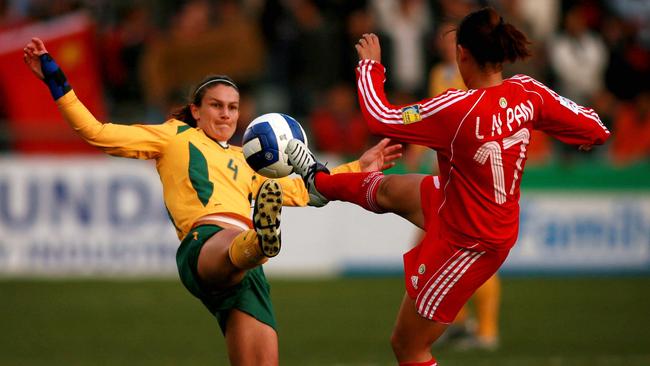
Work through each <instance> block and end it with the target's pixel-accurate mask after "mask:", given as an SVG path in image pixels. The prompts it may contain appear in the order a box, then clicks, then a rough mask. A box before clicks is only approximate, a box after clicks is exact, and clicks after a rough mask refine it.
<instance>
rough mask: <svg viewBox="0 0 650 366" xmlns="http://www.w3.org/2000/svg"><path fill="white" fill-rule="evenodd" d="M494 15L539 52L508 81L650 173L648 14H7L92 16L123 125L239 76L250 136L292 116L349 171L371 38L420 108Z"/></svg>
mask: <svg viewBox="0 0 650 366" xmlns="http://www.w3.org/2000/svg"><path fill="white" fill-rule="evenodd" d="M485 5H491V6H494V7H495V8H497V10H498V11H500V12H501V13H502V14H503V15H504V18H505V20H506V21H508V22H510V23H513V24H515V25H516V26H517V27H518V28H520V29H521V30H523V31H524V32H525V33H526V34H527V35H528V37H529V38H530V40H531V41H532V49H533V52H534V56H533V57H532V58H531V59H530V60H528V61H527V62H524V63H519V64H517V65H512V66H507V67H506V68H505V70H504V74H505V76H506V77H509V76H511V75H513V74H516V73H525V74H528V75H530V76H532V77H534V78H536V79H538V80H539V81H541V82H543V83H545V84H546V85H548V86H550V87H551V88H553V89H555V90H556V91H558V92H559V93H560V94H562V95H564V96H566V97H568V98H571V99H573V100H574V101H575V102H577V103H579V104H583V105H588V106H592V107H593V108H595V109H596V110H597V111H598V113H599V114H600V116H601V119H602V120H603V122H604V123H605V124H606V125H607V126H608V128H609V129H610V131H612V133H613V134H614V135H613V138H612V140H610V141H611V143H610V144H609V145H608V146H607V147H606V148H604V149H600V151H598V152H596V153H595V154H592V156H594V155H595V156H597V158H598V159H603V160H604V161H608V162H612V163H614V164H617V165H628V164H632V163H635V162H638V161H643V160H646V161H647V159H648V158H649V157H650V90H649V85H650V78H649V75H650V1H647V0H574V1H567V0H564V1H561V0H493V1H479V0H438V1H435V0H187V1H172V0H159V1H156V0H130V1H127V0H120V1H109V0H0V32H1V31H3V30H6V29H12V28H15V27H19V26H21V25H23V24H27V23H32V22H40V21H47V20H50V19H53V18H56V17H60V16H62V15H65V14H69V13H72V12H77V11H84V12H87V13H88V14H90V16H91V18H92V19H93V21H94V22H95V23H96V24H95V37H96V50H97V53H98V55H99V58H100V60H101V62H100V67H101V75H102V77H103V86H104V90H103V92H104V96H105V99H106V101H107V107H108V114H109V117H110V118H109V119H110V120H123V121H150V122H152V123H158V122H162V121H163V120H164V119H165V118H166V117H167V116H168V114H169V112H170V110H171V109H173V108H174V107H175V106H178V105H181V104H184V103H185V102H186V100H187V93H188V91H189V90H190V88H191V86H192V84H193V83H195V82H197V81H198V80H200V79H201V78H202V77H203V76H205V75H207V74H214V73H217V74H227V75H229V76H231V77H232V78H233V79H235V80H236V81H237V82H238V83H239V84H240V85H241V90H242V106H241V108H242V111H241V118H240V124H241V128H240V130H243V128H245V126H246V124H248V122H250V121H251V120H252V119H253V118H254V117H255V116H256V115H258V114H261V113H265V112H269V111H279V112H285V113H289V114H292V115H293V116H294V117H296V118H297V119H298V120H299V121H301V122H302V124H303V126H304V127H305V129H306V130H307V131H308V135H309V137H310V143H311V144H313V146H315V148H316V149H317V150H318V151H321V152H325V153H331V154H338V155H341V156H345V157H347V156H354V155H356V154H358V153H359V152H360V151H362V150H363V149H364V148H365V147H366V146H369V145H370V144H371V143H373V142H374V140H375V139H376V137H373V136H370V135H369V133H368V131H367V129H366V127H365V123H364V121H363V118H362V116H361V114H360V111H359V109H358V103H357V100H356V92H355V81H354V78H355V74H354V68H355V65H356V62H357V59H356V52H355V50H354V44H355V43H356V41H357V40H358V39H359V37H360V36H361V35H362V34H363V33H369V32H375V33H377V34H379V35H380V39H381V41H382V49H383V60H382V61H383V63H384V64H385V65H386V66H387V67H388V73H387V81H386V83H387V84H386V85H387V91H388V92H389V100H390V101H391V102H392V103H394V104H400V103H409V102H414V101H417V100H419V99H422V98H425V97H429V96H433V94H435V93H439V92H441V91H442V90H444V89H442V90H441V87H444V86H447V87H462V80H461V81H460V82H461V84H460V86H459V85H458V83H457V82H458V79H457V72H456V70H455V65H454V58H453V57H454V56H453V55H454V43H453V41H452V42H449V39H450V38H451V39H452V40H453V34H452V33H453V29H454V24H455V23H456V22H458V21H459V20H460V19H461V18H462V17H463V16H464V15H465V14H467V13H468V12H469V11H471V10H473V9H476V8H477V7H480V6H485ZM450 34H452V35H451V36H450ZM25 41H27V40H25ZM73 85H74V83H73ZM0 118H2V117H0ZM240 133H241V131H240ZM238 139H239V137H235V138H234V139H233V141H232V142H233V143H236V142H237V141H238ZM533 141H534V142H533V145H532V146H531V157H530V158H531V163H538V164H544V163H546V162H549V161H553V160H565V159H572V158H574V157H573V156H574V152H573V151H572V150H571V151H569V150H568V149H564V148H562V147H560V145H559V144H558V145H556V144H554V143H553V142H552V141H550V140H548V139H546V138H544V137H543V136H540V137H539V138H536V139H535V138H534V140H533ZM407 158H408V157H407Z"/></svg>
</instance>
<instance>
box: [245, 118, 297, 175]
mask: <svg viewBox="0 0 650 366" xmlns="http://www.w3.org/2000/svg"><path fill="white" fill-rule="evenodd" d="M291 139H298V140H300V141H302V142H304V143H305V145H306V144H307V135H306V134H305V130H303V129H302V126H301V125H300V123H298V121H296V120H295V119H293V118H292V117H290V116H287V115H286V114H282V113H267V114H263V115H261V116H259V117H257V118H255V119H254V120H253V121H252V122H251V123H250V124H249V125H248V127H247V128H246V131H245V132H244V139H243V141H242V148H243V150H244V156H245V157H246V162H247V163H248V165H250V167H251V168H253V170H255V171H256V172H257V173H259V174H261V175H263V176H265V177H269V178H282V177H286V176H287V175H289V174H291V171H292V170H293V167H292V166H291V165H290V164H289V158H288V156H287V154H286V153H285V152H284V150H285V149H286V147H287V143H289V140H291Z"/></svg>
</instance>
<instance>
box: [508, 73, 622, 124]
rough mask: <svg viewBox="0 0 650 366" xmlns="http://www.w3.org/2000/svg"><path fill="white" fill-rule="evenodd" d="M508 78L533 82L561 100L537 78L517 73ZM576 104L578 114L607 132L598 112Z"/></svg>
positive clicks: (558, 99) (554, 97)
mask: <svg viewBox="0 0 650 366" xmlns="http://www.w3.org/2000/svg"><path fill="white" fill-rule="evenodd" d="M510 79H514V80H519V81H521V82H522V83H531V84H533V85H536V86H537V87H539V88H540V89H543V90H545V91H546V92H547V93H548V94H549V95H550V96H551V97H553V99H555V100H557V101H558V102H560V101H561V99H560V98H561V97H560V95H559V94H557V93H556V92H555V91H553V90H552V89H550V88H549V87H547V86H546V85H544V84H542V83H540V82H539V81H537V80H535V79H533V78H531V77H530V76H527V75H523V74H518V75H515V76H513V77H511V78H510ZM565 99H566V98H565ZM576 106H577V107H578V113H580V114H582V115H583V116H585V117H587V118H589V119H591V120H593V121H594V122H596V123H598V125H599V126H600V127H601V128H602V129H603V130H605V131H607V133H609V130H608V129H607V127H605V125H604V124H603V122H602V121H601V120H600V117H599V116H598V113H596V112H595V111H594V110H593V109H591V108H589V109H587V108H585V107H583V106H581V105H578V104H576Z"/></svg>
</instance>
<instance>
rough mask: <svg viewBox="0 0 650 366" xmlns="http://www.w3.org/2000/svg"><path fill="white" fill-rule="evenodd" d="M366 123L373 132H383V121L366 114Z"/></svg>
mask: <svg viewBox="0 0 650 366" xmlns="http://www.w3.org/2000/svg"><path fill="white" fill-rule="evenodd" d="M366 125H367V126H368V131H369V132H370V133H372V134H375V135H378V134H380V133H381V132H382V129H381V122H379V121H377V120H376V119H374V118H372V117H368V116H366Z"/></svg>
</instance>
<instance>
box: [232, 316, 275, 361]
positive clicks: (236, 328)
mask: <svg viewBox="0 0 650 366" xmlns="http://www.w3.org/2000/svg"><path fill="white" fill-rule="evenodd" d="M226 347H227V348H228V357H229V358H230V364H231V365H233V366H247V365H256V366H258V365H259V366H276V365H278V363H279V356H278V335H277V333H276V332H275V330H274V329H273V328H272V327H271V326H269V325H267V324H264V323H262V322H260V321H259V320H257V319H255V318H253V317H252V316H250V315H248V314H246V313H244V312H242V311H239V310H236V309H233V310H231V311H230V315H229V316H228V323H227V325H226Z"/></svg>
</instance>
